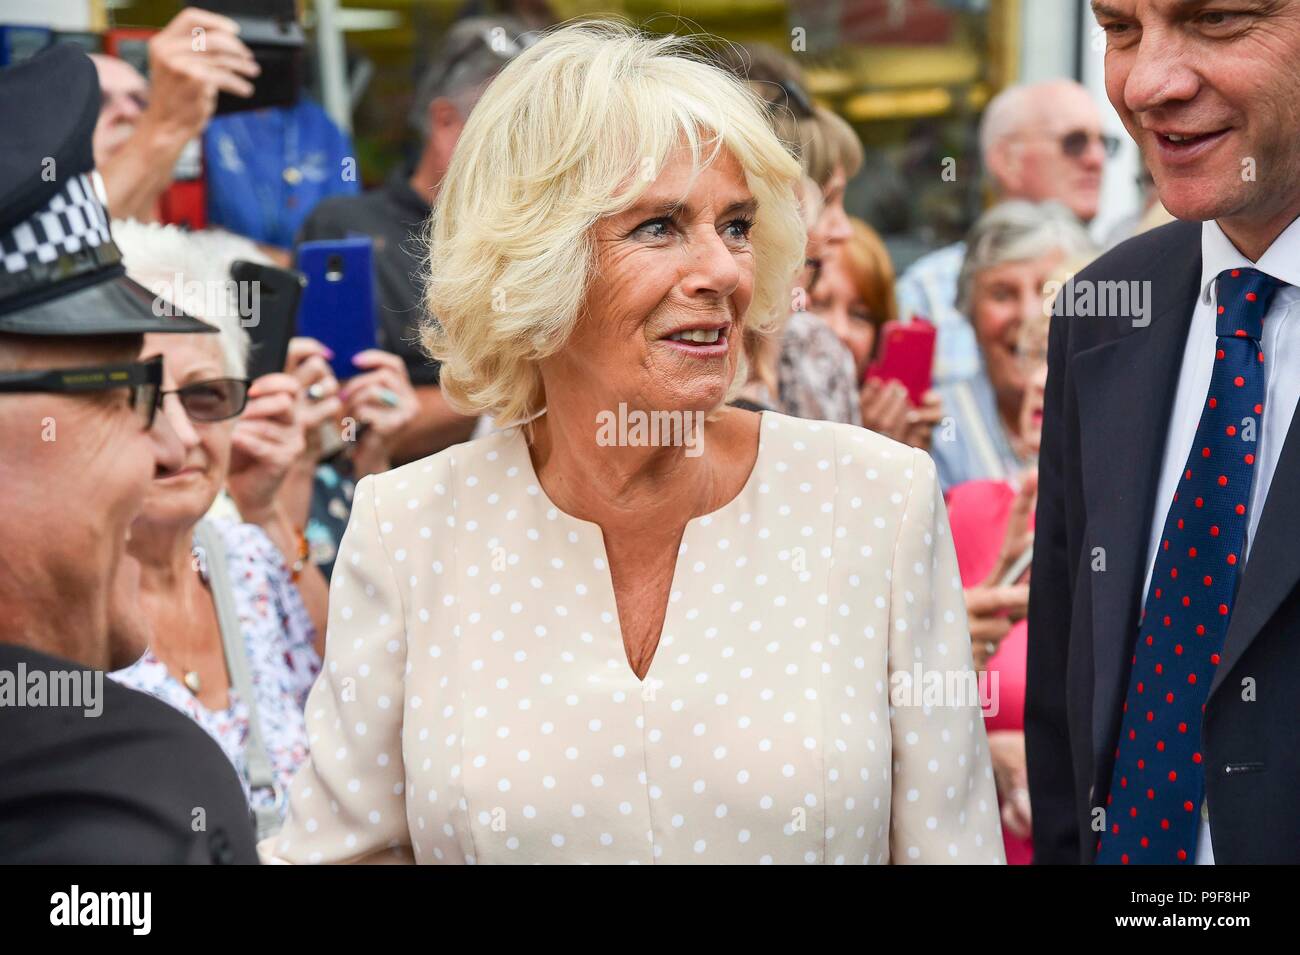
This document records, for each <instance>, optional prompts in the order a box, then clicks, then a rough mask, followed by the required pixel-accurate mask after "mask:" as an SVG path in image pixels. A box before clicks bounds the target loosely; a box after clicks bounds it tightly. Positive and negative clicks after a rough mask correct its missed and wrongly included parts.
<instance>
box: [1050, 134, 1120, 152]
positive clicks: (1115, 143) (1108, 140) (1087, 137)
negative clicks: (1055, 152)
mask: <svg viewBox="0 0 1300 955" xmlns="http://www.w3.org/2000/svg"><path fill="white" fill-rule="evenodd" d="M1094 139H1097V140H1100V141H1101V148H1102V149H1104V150H1105V151H1106V157H1107V158H1108V159H1114V158H1115V154H1116V153H1118V152H1119V137H1117V136H1111V135H1109V134H1108V133H1090V132H1089V131H1088V130H1086V129H1076V130H1074V132H1071V133H1066V134H1065V135H1064V136H1062V137H1061V151H1062V152H1064V153H1065V154H1066V155H1067V156H1069V157H1070V158H1071V159H1078V158H1079V157H1080V156H1082V155H1083V154H1084V153H1086V152H1087V151H1088V147H1089V146H1091V145H1092V143H1093V140H1094Z"/></svg>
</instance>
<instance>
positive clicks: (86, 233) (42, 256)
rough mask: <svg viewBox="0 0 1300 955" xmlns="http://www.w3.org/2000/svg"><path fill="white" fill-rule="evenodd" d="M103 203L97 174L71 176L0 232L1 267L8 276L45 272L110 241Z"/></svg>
mask: <svg viewBox="0 0 1300 955" xmlns="http://www.w3.org/2000/svg"><path fill="white" fill-rule="evenodd" d="M105 206H106V202H105V199H104V195H103V183H102V182H101V181H100V179H99V173H97V172H88V173H80V174H78V175H76V176H73V177H72V178H70V179H69V180H68V181H67V182H66V183H64V186H63V188H62V189H61V190H59V192H57V193H56V194H55V195H54V197H53V198H52V199H51V200H50V201H49V203H48V204H47V205H46V206H45V208H44V209H41V210H39V211H38V212H36V213H34V214H33V215H32V216H31V217H30V218H28V219H27V221H26V222H23V223H22V224H20V225H18V226H16V227H15V228H14V229H12V230H11V231H9V232H6V233H3V234H0V268H2V269H3V272H4V273H7V275H9V276H13V275H16V274H17V273H19V272H26V271H29V270H35V271H38V272H47V271H48V268H49V267H50V266H52V265H55V263H57V262H58V261H59V260H60V259H61V258H65V257H71V258H74V259H81V258H85V256H83V255H82V253H84V252H85V251H87V250H92V249H95V248H96V247H98V246H100V245H109V244H111V243H112V241H113V239H112V236H111V235H110V233H109V231H108V214H107V210H106V208H105ZM69 264H71V263H69ZM43 267H44V268H43ZM59 271H64V270H59ZM65 275H66V272H65Z"/></svg>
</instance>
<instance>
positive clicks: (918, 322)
mask: <svg viewBox="0 0 1300 955" xmlns="http://www.w3.org/2000/svg"><path fill="white" fill-rule="evenodd" d="M880 335H881V342H880V350H879V355H880V357H879V358H877V359H876V360H875V361H873V362H872V363H871V364H870V365H868V366H867V371H866V374H864V375H863V376H862V377H863V380H864V381H865V380H866V379H867V378H875V379H877V380H879V381H901V382H902V383H903V385H904V386H905V387H906V388H907V398H908V400H909V401H910V402H911V403H912V406H913V407H918V406H919V405H920V404H921V396H922V395H924V394H925V393H926V392H927V391H929V390H930V381H931V371H932V369H933V368H934V341H935V331H934V326H933V325H932V324H930V323H929V322H927V321H926V320H925V319H923V318H914V319H912V320H911V321H910V322H907V323H906V324H903V323H901V322H886V323H885V324H884V327H883V328H881V329H880Z"/></svg>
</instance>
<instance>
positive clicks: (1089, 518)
mask: <svg viewBox="0 0 1300 955" xmlns="http://www.w3.org/2000/svg"><path fill="white" fill-rule="evenodd" d="M1205 7H1206V5H1205V4H1202V3H1196V2H1191V3H1189V2H1185V0H1094V3H1093V9H1094V13H1095V14H1096V16H1097V19H1098V21H1099V23H1100V24H1101V26H1102V28H1103V29H1104V30H1105V31H1106V34H1107V44H1108V46H1107V53H1106V86H1107V92H1108V95H1109V97H1110V100H1111V102H1112V104H1113V105H1114V106H1115V108H1116V110H1117V111H1118V112H1119V115H1120V116H1121V118H1122V119H1123V120H1124V123H1125V125H1126V127H1127V128H1128V130H1129V132H1130V133H1131V134H1132V135H1133V137H1134V139H1135V140H1137V142H1138V144H1139V146H1141V148H1142V150H1143V153H1144V156H1145V158H1146V161H1147V164H1148V166H1149V167H1150V169H1151V171H1152V173H1153V176H1154V179H1155V183H1156V187H1157V189H1158V190H1159V194H1160V200H1161V202H1163V204H1164V205H1165V207H1166V208H1167V209H1168V210H1169V211H1170V212H1171V213H1173V214H1174V215H1175V216H1177V217H1178V218H1179V219H1181V220H1185V221H1181V222H1175V223H1172V224H1170V225H1168V226H1165V227H1163V228H1160V229H1157V230H1155V231H1153V232H1150V233H1147V234H1145V235H1142V236H1139V237H1137V238H1135V239H1132V240H1130V241H1128V242H1126V243H1124V244H1123V245H1121V246H1119V247H1118V248H1116V249H1115V250H1113V251H1112V252H1110V253H1109V254H1107V255H1105V256H1103V257H1102V258H1101V259H1100V260H1098V261H1097V262H1095V263H1093V265H1092V266H1090V267H1089V268H1087V269H1085V270H1083V271H1082V272H1080V273H1079V274H1078V275H1077V276H1075V278H1074V281H1073V284H1072V285H1067V286H1066V288H1065V289H1064V290H1063V291H1062V295H1061V297H1060V298H1059V299H1058V300H1057V307H1056V317H1055V319H1054V321H1053V322H1052V328H1051V336H1050V345H1049V369H1050V370H1049V376H1048V384H1047V396H1046V405H1045V418H1044V426H1043V442H1042V457H1041V460H1040V464H1039V502H1038V514H1037V524H1036V540H1035V548H1034V563H1033V571H1032V578H1031V590H1030V606H1029V660H1028V689H1027V696H1026V702H1025V733H1026V745H1027V751H1028V761H1029V767H1028V768H1029V781H1030V793H1031V800H1032V805H1033V825H1034V858H1035V861H1037V862H1045V863H1063V862H1070V863H1074V862H1085V863H1087V862H1097V863H1114V864H1139V863H1168V864H1179V863H1183V864H1191V863H1202V864H1204V863H1213V862H1221V863H1280V862H1290V863H1296V862H1300V747H1298V746H1297V745H1296V729H1295V728H1296V726H1297V725H1298V724H1300V695H1297V694H1296V692H1295V684H1296V681H1297V680H1300V639H1297V637H1300V590H1298V589H1297V584H1298V583H1300V551H1298V550H1297V542H1298V541H1300V500H1297V499H1296V497H1295V496H1294V489H1295V488H1296V487H1297V486H1298V485H1300V424H1297V423H1295V422H1294V421H1293V417H1294V416H1293V413H1294V410H1295V407H1296V403H1297V398H1298V397H1300V288H1297V286H1300V219H1298V218H1297V217H1298V216H1300V150H1298V149H1297V148H1296V145H1297V142H1300V118H1298V117H1297V115H1296V113H1295V110H1294V103H1295V102H1296V101H1297V99H1298V98H1300V3H1277V2H1271V0H1258V2H1245V3H1235V4H1232V5H1231V8H1232V9H1231V10H1230V11H1227V12H1222V11H1218V10H1207V9H1204V8H1205ZM1108 283H1114V284H1108ZM1085 295H1088V296H1091V298H1092V304H1091V305H1090V306H1089V308H1088V309H1085V310H1083V311H1082V312H1081V311H1080V310H1079V309H1078V308H1077V307H1076V305H1077V304H1078V303H1080V302H1082V301H1083V297H1084V296H1085ZM1134 303H1137V306H1136V307H1135V304H1134Z"/></svg>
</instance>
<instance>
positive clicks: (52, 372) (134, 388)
mask: <svg viewBox="0 0 1300 955" xmlns="http://www.w3.org/2000/svg"><path fill="white" fill-rule="evenodd" d="M162 377H163V360H162V355H155V356H154V357H153V358H149V359H147V360H145V361H133V362H129V363H127V364H124V365H94V366H90V367H85V368H51V369H48V370H40V371H14V372H6V373H3V374H0V393H7V394H85V393H88V392H96V391H111V390H113V389H115V388H130V389H131V410H133V411H134V412H135V414H136V417H137V418H138V419H139V420H140V426H141V428H143V429H144V430H145V431H148V430H149V428H150V427H152V426H153V419H154V412H155V411H157V409H158V403H159V401H160V400H161V394H162Z"/></svg>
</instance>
